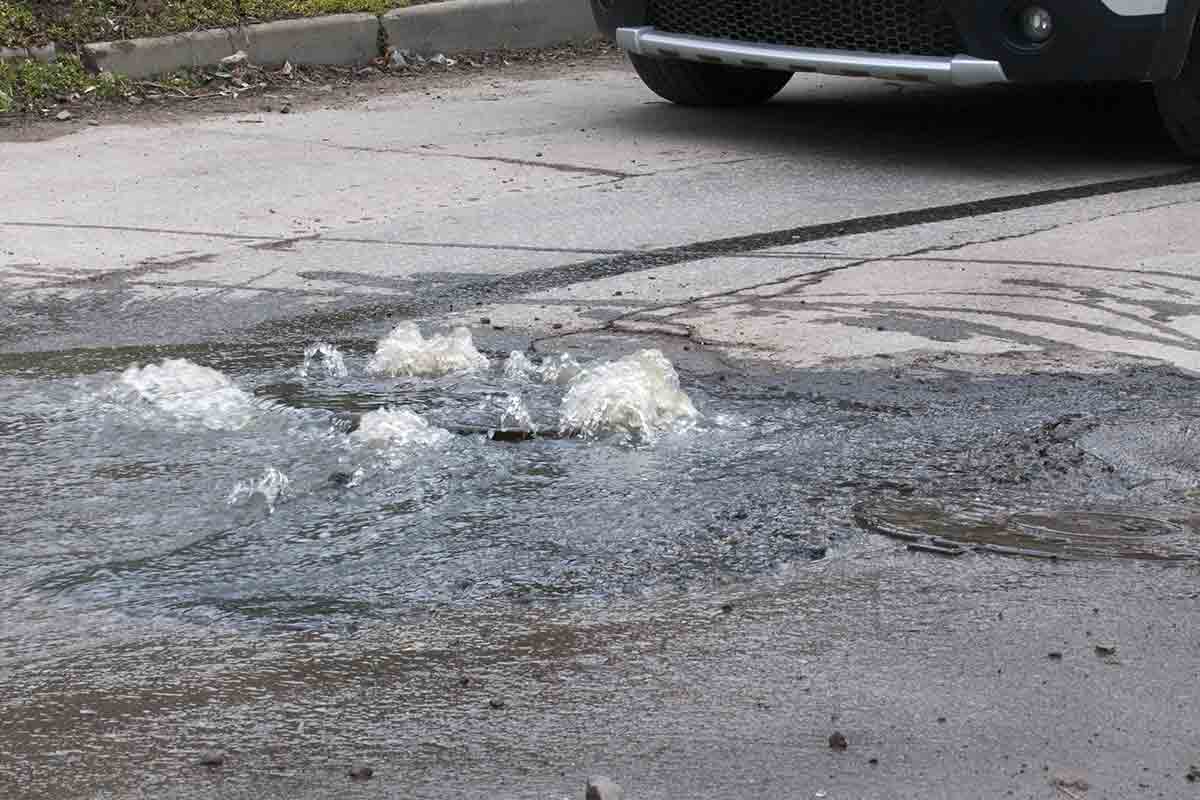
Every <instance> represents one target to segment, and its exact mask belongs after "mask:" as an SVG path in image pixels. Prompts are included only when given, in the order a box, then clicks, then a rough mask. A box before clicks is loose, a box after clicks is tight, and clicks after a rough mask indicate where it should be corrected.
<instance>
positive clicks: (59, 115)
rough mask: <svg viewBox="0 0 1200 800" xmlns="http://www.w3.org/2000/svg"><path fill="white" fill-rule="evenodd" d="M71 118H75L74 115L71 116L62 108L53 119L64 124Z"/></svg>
mask: <svg viewBox="0 0 1200 800" xmlns="http://www.w3.org/2000/svg"><path fill="white" fill-rule="evenodd" d="M73 116H75V115H74V114H72V113H71V112H70V111H67V110H66V109H65V108H64V109H63V110H62V111H60V112H58V113H57V114H55V115H54V118H55V119H56V120H58V121H59V122H66V121H67V120H69V119H71V117H73Z"/></svg>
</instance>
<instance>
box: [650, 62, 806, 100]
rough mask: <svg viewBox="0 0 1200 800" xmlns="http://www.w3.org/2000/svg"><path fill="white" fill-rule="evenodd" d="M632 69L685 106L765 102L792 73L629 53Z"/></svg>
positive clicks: (663, 94) (657, 91) (656, 90)
mask: <svg viewBox="0 0 1200 800" xmlns="http://www.w3.org/2000/svg"><path fill="white" fill-rule="evenodd" d="M629 58H630V60H631V61H632V62H633V67H634V69H636V70H637V73H638V75H640V76H641V78H642V82H643V83H645V84H646V86H648V87H650V89H651V91H653V92H654V93H655V94H657V95H658V96H659V97H662V98H664V99H666V100H670V101H671V102H672V103H679V104H680V105H685V106H753V105H758V104H759V103H765V102H767V101H768V100H770V99H771V98H772V97H774V96H775V95H777V94H779V91H780V90H781V89H782V88H783V87H784V86H786V85H787V82H788V81H789V80H791V78H792V73H790V72H780V71H777V70H771V69H750V68H742V67H727V66H725V65H723V64H701V63H697V62H692V61H674V60H669V59H662V58H648V57H646V56H640V55H637V54H635V53H630V54H629Z"/></svg>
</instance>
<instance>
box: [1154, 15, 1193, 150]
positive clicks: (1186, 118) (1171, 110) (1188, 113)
mask: <svg viewBox="0 0 1200 800" xmlns="http://www.w3.org/2000/svg"><path fill="white" fill-rule="evenodd" d="M1154 94H1155V96H1156V97H1157V98H1158V111H1159V113H1160V114H1161V115H1162V118H1163V122H1164V123H1165V124H1166V126H1167V131H1168V132H1169V133H1170V134H1171V138H1172V139H1174V140H1175V143H1176V144H1177V145H1179V149H1180V150H1182V151H1183V154H1184V155H1186V156H1188V157H1189V158H1200V31H1198V32H1197V34H1194V35H1193V36H1192V49H1191V51H1190V52H1189V53H1188V59H1187V63H1186V64H1184V66H1183V72H1181V73H1180V74H1179V77H1178V78H1175V79H1174V80H1170V81H1163V82H1161V83H1157V84H1155V86H1154Z"/></svg>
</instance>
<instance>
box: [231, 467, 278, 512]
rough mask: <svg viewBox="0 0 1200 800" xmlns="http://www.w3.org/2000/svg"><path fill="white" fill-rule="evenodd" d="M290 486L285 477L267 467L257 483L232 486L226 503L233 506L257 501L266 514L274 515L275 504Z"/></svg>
mask: <svg viewBox="0 0 1200 800" xmlns="http://www.w3.org/2000/svg"><path fill="white" fill-rule="evenodd" d="M291 485H292V482H291V480H290V479H288V476H287V475H285V474H283V473H282V472H280V471H279V470H277V469H275V468H274V467H267V468H266V469H265V470H264V471H263V474H262V477H261V478H259V479H258V480H257V481H241V482H239V483H238V484H237V485H236V486H234V487H233V490H232V491H231V492H230V493H229V497H228V498H226V502H227V503H229V505H231V506H233V505H241V504H243V503H248V502H252V501H254V500H255V499H257V500H259V501H260V502H261V503H262V504H263V505H264V506H265V507H266V509H267V513H268V514H274V513H275V504H276V503H277V502H278V501H279V499H280V498H281V497H283V495H284V494H285V493H286V492H287V490H288V487H289V486H291Z"/></svg>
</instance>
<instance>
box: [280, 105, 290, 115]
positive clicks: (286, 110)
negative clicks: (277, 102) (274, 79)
mask: <svg viewBox="0 0 1200 800" xmlns="http://www.w3.org/2000/svg"><path fill="white" fill-rule="evenodd" d="M279 113H280V114H290V113H292V104H291V103H284V104H283V105H281V106H280V107H279Z"/></svg>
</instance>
